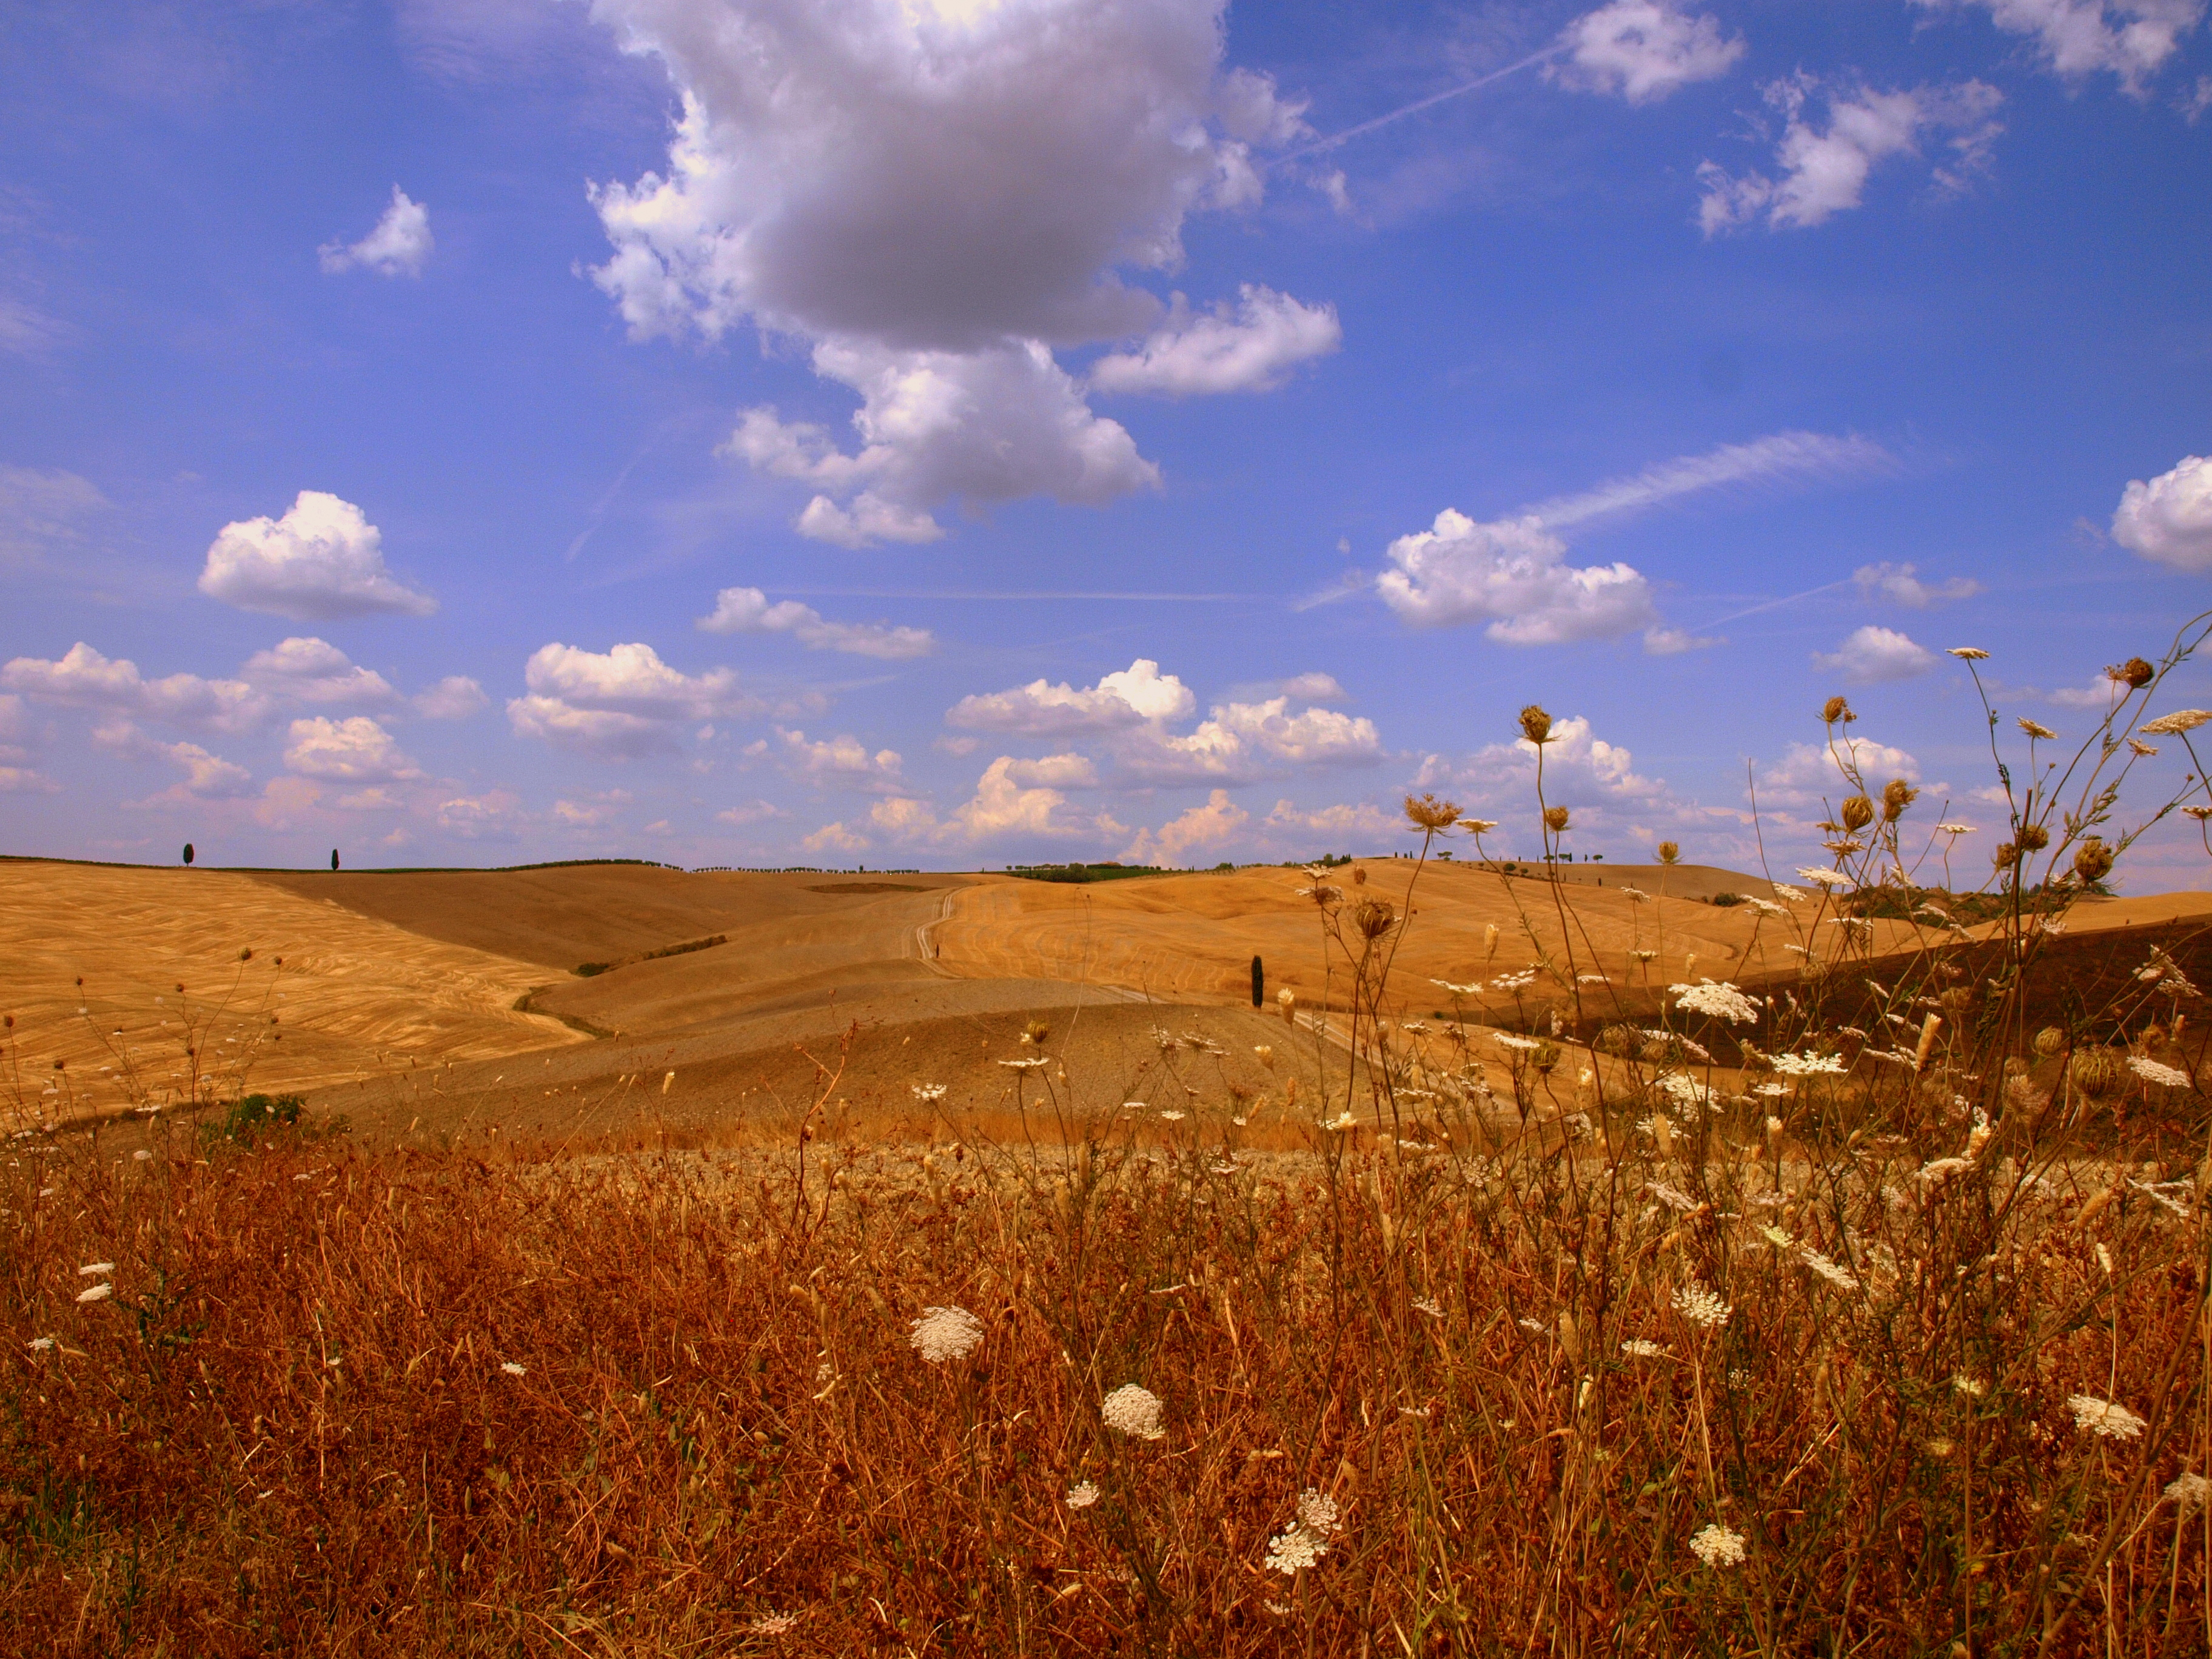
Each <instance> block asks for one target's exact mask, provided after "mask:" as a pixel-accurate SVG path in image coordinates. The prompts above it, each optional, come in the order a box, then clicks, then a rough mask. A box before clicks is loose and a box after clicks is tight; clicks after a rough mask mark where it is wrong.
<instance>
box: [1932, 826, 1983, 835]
mask: <svg viewBox="0 0 2212 1659" xmlns="http://www.w3.org/2000/svg"><path fill="white" fill-rule="evenodd" d="M1936 828H1937V829H1941V830H1942V832H1943V833H1944V834H1945V835H1947V836H1971V835H1972V834H1973V833H1974V826H1973V825H1972V824H1971V823H1939V824H1937V825H1936Z"/></svg>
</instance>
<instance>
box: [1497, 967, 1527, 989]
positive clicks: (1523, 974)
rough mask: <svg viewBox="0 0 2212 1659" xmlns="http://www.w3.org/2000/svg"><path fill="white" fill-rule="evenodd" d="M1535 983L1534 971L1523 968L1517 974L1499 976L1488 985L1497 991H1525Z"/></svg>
mask: <svg viewBox="0 0 2212 1659" xmlns="http://www.w3.org/2000/svg"><path fill="white" fill-rule="evenodd" d="M1535 982H1536V970H1535V969H1534V968H1524V969H1522V970H1521V971H1520V972H1519V973H1517V974H1500V975H1498V977H1497V978H1496V979H1493V980H1492V981H1490V984H1491V988H1492V990H1497V991H1525V990H1527V989H1528V987H1530V986H1532V985H1534V983H1535Z"/></svg>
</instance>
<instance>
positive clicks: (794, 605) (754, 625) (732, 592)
mask: <svg viewBox="0 0 2212 1659" xmlns="http://www.w3.org/2000/svg"><path fill="white" fill-rule="evenodd" d="M696 626H697V627H698V628H699V629H701V631H702V632H704V633H708V634H788V635H790V636H791V637H792V638H793V639H795V640H797V641H799V643H800V644H801V645H804V646H806V647H809V648H810V649H812V650H816V651H843V652H848V653H852V654H853V655H854V656H860V657H880V658H883V659H885V660H887V661H898V660H902V659H905V658H908V657H924V656H927V655H928V654H929V653H931V652H932V651H933V650H935V649H936V648H937V641H936V640H935V639H934V638H933V637H932V636H931V635H930V632H929V630H928V629H926V628H892V627H890V626H887V625H885V624H884V623H833V622H825V621H823V617H822V614H821V613H820V612H819V611H816V610H815V609H814V608H813V607H812V606H811V605H801V604H799V602H798V601H797V600H795V599H785V600H783V601H782V602H781V604H777V605H770V604H769V602H768V595H767V594H765V593H763V592H762V591H761V590H760V589H759V588H757V587H726V588H724V589H723V590H722V591H721V592H719V593H717V594H716V595H715V596H714V611H713V612H712V613H711V614H710V615H708V616H704V617H700V618H699V620H698V622H697V623H696Z"/></svg>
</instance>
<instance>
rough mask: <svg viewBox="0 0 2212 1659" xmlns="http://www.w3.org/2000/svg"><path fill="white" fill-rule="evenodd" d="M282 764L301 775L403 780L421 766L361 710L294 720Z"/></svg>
mask: <svg viewBox="0 0 2212 1659" xmlns="http://www.w3.org/2000/svg"><path fill="white" fill-rule="evenodd" d="M284 764H285V765H286V766H288V767H289V768H291V769H292V770H293V771H295V772H297V773H298V774H300V775H301V776H302V777H308V778H330V779H332V780H335V781H338V782H342V783H394V782H404V781H407V780H409V779H411V778H419V777H421V776H422V768H421V767H419V766H417V765H416V764H415V763H414V762H413V761H411V760H410V759H409V758H408V757H406V756H405V755H404V754H403V753H401V752H400V749H399V745H398V744H397V743H395V742H393V741H392V734H391V733H390V732H387V731H386V730H385V729H384V728H383V727H382V726H380V725H378V724H377V722H376V721H374V720H371V719H370V718H369V717H368V715H366V714H355V715H353V716H351V717H350V718H349V719H346V720H330V719H328V718H326V717H325V716H323V715H320V714H318V715H316V716H315V717H314V718H313V719H312V720H294V721H293V722H292V728H291V732H290V733H289V738H288V740H287V741H286V743H285V745H284Z"/></svg>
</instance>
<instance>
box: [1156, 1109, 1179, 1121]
mask: <svg viewBox="0 0 2212 1659" xmlns="http://www.w3.org/2000/svg"><path fill="white" fill-rule="evenodd" d="M1160 1115H1161V1116H1162V1117H1163V1118H1164V1119H1166V1120H1167V1121H1169V1122H1170V1123H1180V1122H1182V1120H1183V1115H1182V1113H1181V1112H1178V1111H1176V1109H1174V1108H1173V1107H1172V1106H1170V1107H1168V1108H1166V1109H1164V1110H1163V1111H1162V1112H1161V1113H1160Z"/></svg>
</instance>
